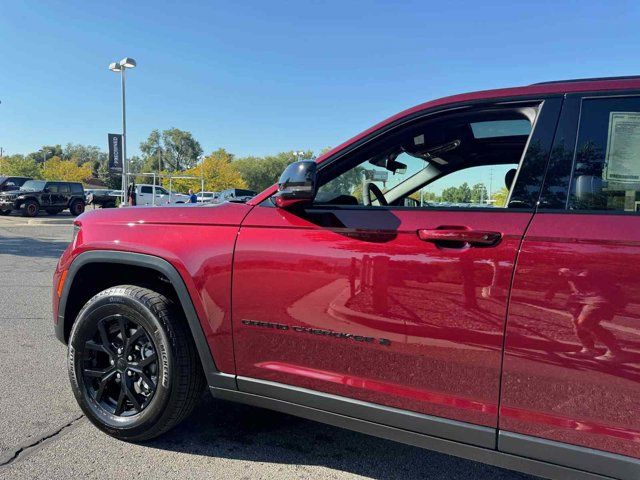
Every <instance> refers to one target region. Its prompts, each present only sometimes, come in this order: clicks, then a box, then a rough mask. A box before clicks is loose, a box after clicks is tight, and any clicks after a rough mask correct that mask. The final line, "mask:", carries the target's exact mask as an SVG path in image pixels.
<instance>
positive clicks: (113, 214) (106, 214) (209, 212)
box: [76, 203, 252, 226]
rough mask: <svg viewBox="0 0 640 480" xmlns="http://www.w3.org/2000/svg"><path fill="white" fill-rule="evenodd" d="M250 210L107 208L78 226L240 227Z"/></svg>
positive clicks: (81, 220) (226, 206)
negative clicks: (140, 224)
mask: <svg viewBox="0 0 640 480" xmlns="http://www.w3.org/2000/svg"><path fill="white" fill-rule="evenodd" d="M251 208H252V207H250V206H249V205H245V204H238V203H221V204H218V205H211V204H184V205H168V206H158V207H123V208H106V209H98V210H90V211H87V212H85V213H83V214H82V215H80V216H79V217H78V218H77V219H76V223H77V224H79V225H82V226H90V225H91V224H132V223H134V224H135V223H149V224H167V225H179V224H196V225H197V224H201V225H240V222H242V220H243V219H244V217H245V216H246V214H247V213H248V212H249V210H251Z"/></svg>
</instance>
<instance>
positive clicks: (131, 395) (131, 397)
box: [122, 379, 142, 412]
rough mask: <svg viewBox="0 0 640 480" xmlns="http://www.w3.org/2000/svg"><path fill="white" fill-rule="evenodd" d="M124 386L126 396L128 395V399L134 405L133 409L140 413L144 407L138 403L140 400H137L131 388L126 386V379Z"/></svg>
mask: <svg viewBox="0 0 640 480" xmlns="http://www.w3.org/2000/svg"><path fill="white" fill-rule="evenodd" d="M122 386H123V388H124V391H125V394H126V395H127V398H128V399H129V400H130V401H131V403H132V404H133V408H134V409H135V411H136V412H139V411H140V410H142V406H141V405H140V402H138V399H137V398H136V396H135V394H134V393H133V392H132V391H131V390H130V389H129V387H128V386H127V385H126V384H125V382H124V379H123V381H122Z"/></svg>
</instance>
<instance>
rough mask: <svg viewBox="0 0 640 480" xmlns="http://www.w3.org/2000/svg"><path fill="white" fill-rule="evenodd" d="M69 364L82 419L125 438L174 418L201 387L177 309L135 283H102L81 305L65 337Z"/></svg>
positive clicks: (144, 435) (148, 433) (150, 433)
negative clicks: (95, 292)
mask: <svg viewBox="0 0 640 480" xmlns="http://www.w3.org/2000/svg"><path fill="white" fill-rule="evenodd" d="M68 368H69V379H70V380H71V389H72V390H73V394H74V396H75V397H76V400H77V402H78V405H80V408H81V409H82V411H83V412H84V413H85V415H86V416H87V418H88V419H89V420H90V421H91V422H92V423H93V424H94V425H96V426H97V427H98V428H99V429H101V430H102V431H104V432H106V433H108V434H109V435H111V436H113V437H116V438H119V439H122V440H126V441H131V442H137V441H144V440H149V439H151V438H154V437H157V436H158V435H162V434H163V433H164V432H166V431H168V430H169V429H171V428H173V427H174V426H175V425H177V424H178V423H180V421H182V419H183V418H185V417H186V416H187V415H189V413H190V412H191V411H192V409H193V407H194V406H195V405H196V403H197V402H198V400H199V399H200V396H201V395H202V392H203V390H204V388H205V380H204V375H203V372H202V368H201V365H200V361H199V358H198V354H197V350H196V347H195V342H194V341H193V338H192V337H191V333H190V330H189V327H188V324H187V321H186V319H185V317H184V312H183V311H182V309H181V308H180V307H179V305H176V303H175V302H174V301H172V300H171V299H169V298H168V297H167V296H165V295H163V294H161V293H159V292H156V291H153V290H150V289H148V288H144V287H140V286H136V285H119V286H116V287H111V288H108V289H106V290H103V291H102V292H100V293H98V294H97V295H95V296H94V297H92V298H91V299H90V300H89V301H88V302H87V303H86V304H85V305H84V307H83V308H82V309H81V310H80V312H79V313H78V315H77V317H76V319H75V321H74V323H73V327H72V328H71V332H70V334H69V350H68Z"/></svg>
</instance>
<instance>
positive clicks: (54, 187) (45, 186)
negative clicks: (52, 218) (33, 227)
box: [0, 180, 85, 217]
mask: <svg viewBox="0 0 640 480" xmlns="http://www.w3.org/2000/svg"><path fill="white" fill-rule="evenodd" d="M84 207H85V198H84V188H83V187H82V184H81V183H76V182H47V181H45V180H27V181H26V182H24V184H23V185H22V186H21V187H20V190H12V191H9V192H3V193H0V213H1V214H2V215H9V213H11V210H20V211H22V214H23V215H24V216H25V217H35V216H37V215H38V213H40V210H41V209H44V210H45V211H46V212H47V213H48V214H49V215H56V214H58V213H60V212H61V211H63V210H65V209H69V211H70V212H71V214H72V215H80V214H81V213H82V212H84Z"/></svg>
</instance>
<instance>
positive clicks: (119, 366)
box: [116, 357, 127, 371]
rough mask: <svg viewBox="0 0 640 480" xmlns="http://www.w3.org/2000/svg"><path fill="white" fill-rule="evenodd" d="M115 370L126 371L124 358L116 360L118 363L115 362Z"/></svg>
mask: <svg viewBox="0 0 640 480" xmlns="http://www.w3.org/2000/svg"><path fill="white" fill-rule="evenodd" d="M116 368H117V369H118V370H122V371H124V370H126V369H127V361H126V360H125V359H124V358H122V357H120V358H119V359H118V361H117V362H116Z"/></svg>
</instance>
